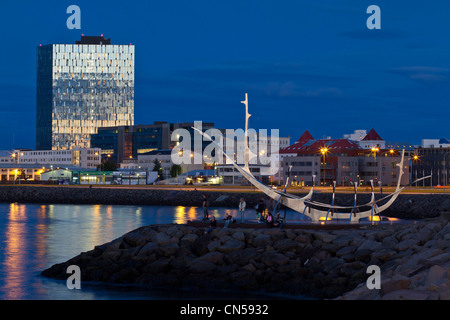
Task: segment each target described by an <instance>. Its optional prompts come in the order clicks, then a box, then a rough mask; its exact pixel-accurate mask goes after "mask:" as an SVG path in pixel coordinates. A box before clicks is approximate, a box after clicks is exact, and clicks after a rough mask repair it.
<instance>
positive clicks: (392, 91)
mask: <svg viewBox="0 0 450 320" xmlns="http://www.w3.org/2000/svg"><path fill="white" fill-rule="evenodd" d="M72 4H76V5H78V6H79V7H80V8H81V27H82V29H81V30H68V29H67V27H66V20H67V18H68V17H69V15H68V14H66V9H67V7H68V6H69V5H72ZM371 4H376V5H378V6H379V7H380V8H381V27H382V29H381V30H369V29H367V27H366V20H367V18H368V17H369V15H368V14H367V13H366V9H367V7H368V6H369V5H371ZM449 12H450V1H392V0H390V1H382V0H371V1H365V0H352V1H350V0H349V1H338V0H327V1H325V0H315V1H310V0H305V1H302V0H293V1H275V0H273V1H264V0H254V1H246V0H221V1H218V0H202V1H198V0H191V1H176V0H175V1H153V0H152V1H145V2H144V1H133V0H129V1H123V0H120V1H118V0H108V1H105V0H101V1H92V0H90V1H79V0H71V1H61V0H58V1H56V0H55V1H20V2H19V1H8V2H6V3H2V6H1V9H0V38H1V43H2V45H1V50H0V74H1V77H0V128H1V129H0V149H10V148H12V147H24V148H25V147H28V148H35V115H36V112H35V108H36V101H35V100H36V47H37V46H39V44H50V43H74V42H75V41H76V40H78V39H79V38H80V36H81V34H82V33H84V34H85V35H100V34H104V35H105V37H107V38H111V39H112V43H114V44H128V43H133V44H134V45H136V86H135V123H136V124H150V123H153V121H155V120H158V121H160V120H166V121H171V122H182V121H194V120H202V121H205V122H215V123H216V126H217V127H220V128H242V127H243V125H244V122H243V121H244V117H243V115H244V109H243V105H242V104H241V103H240V101H241V100H243V99H244V93H245V92H248V93H249V101H250V113H251V114H252V115H253V116H252V117H251V118H250V126H251V127H253V128H256V129H259V128H267V129H272V128H273V129H280V135H282V136H287V135H290V136H291V137H292V140H291V142H292V143H293V142H294V141H295V140H296V139H297V138H298V137H299V136H300V135H301V134H302V133H303V131H304V130H306V129H308V130H309V131H310V132H311V134H312V135H313V136H314V137H315V138H321V137H323V136H325V135H326V136H331V137H333V138H339V137H341V136H342V135H343V134H345V133H351V132H353V130H355V129H366V130H370V129H371V128H372V127H373V128H375V129H376V130H377V131H378V133H379V134H380V135H381V136H382V137H383V138H384V139H386V140H389V141H409V142H412V143H420V140H421V139H423V138H441V137H446V138H450V132H449V131H450V130H449V128H448V125H447V123H448V122H449V120H448V119H449V116H450V108H449V107H450V101H449V100H450V99H449V98H450V90H449V89H450V41H449V34H450V20H449V18H448V13H449Z"/></svg>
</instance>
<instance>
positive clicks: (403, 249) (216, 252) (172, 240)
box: [42, 219, 450, 299]
mask: <svg viewBox="0 0 450 320" xmlns="http://www.w3.org/2000/svg"><path fill="white" fill-rule="evenodd" d="M363 228H364V229H363ZM205 231H206V228H196V227H192V226H186V225H152V226H145V227H141V228H138V229H136V230H134V231H131V232H129V233H127V234H125V235H123V236H122V237H120V238H118V239H115V240H113V241H111V242H109V243H106V244H102V245H99V246H96V247H95V248H94V249H93V250H91V251H88V252H83V253H81V254H80V255H78V256H76V257H74V258H72V259H70V260H68V261H66V262H64V263H60V264H56V265H54V266H52V267H51V268H49V269H46V270H44V271H43V272H42V275H44V276H47V277H52V278H57V279H67V277H68V275H67V273H66V270H67V267H68V266H69V265H77V266H79V267H80V269H81V278H82V281H103V282H111V283H127V284H137V285H144V286H149V287H161V286H162V287H173V288H196V289H201V290H207V291H215V290H218V289H220V290H247V291H258V292H266V293H283V294H288V295H292V296H298V295H303V296H308V297H312V298H318V299H334V298H337V299H409V298H412V299H414V298H415V299H450V250H449V246H450V223H448V221H444V220H440V219H432V220H427V221H421V222H417V223H414V224H402V225H377V226H364V227H362V228H361V229H346V230H333V231H329V230H327V231H324V230H304V229H250V228H233V229H224V228H218V229H215V230H212V231H211V232H209V233H207V232H206V233H205ZM370 265H377V266H379V267H380V269H381V280H382V284H381V289H380V290H377V289H374V290H369V289H368V288H367V287H366V284H365V282H366V279H367V277H368V276H369V275H368V274H367V272H366V271H367V267H368V266H370Z"/></svg>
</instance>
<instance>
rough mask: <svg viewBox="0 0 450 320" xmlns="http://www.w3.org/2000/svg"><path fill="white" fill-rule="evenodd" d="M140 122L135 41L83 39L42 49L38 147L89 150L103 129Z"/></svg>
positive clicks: (38, 76) (40, 56) (37, 129)
mask: <svg viewBox="0 0 450 320" xmlns="http://www.w3.org/2000/svg"><path fill="white" fill-rule="evenodd" d="M129 125H134V45H131V44H130V45H112V44H111V41H110V39H105V38H104V37H103V35H102V36H101V37H85V36H82V37H81V41H77V42H76V44H51V45H45V46H39V47H38V50H37V105H36V149H38V150H51V149H53V150H55V149H56V150H59V149H63V150H64V149H72V148H75V147H77V148H80V147H81V148H89V147H90V136H91V134H95V133H97V128H100V127H115V126H129Z"/></svg>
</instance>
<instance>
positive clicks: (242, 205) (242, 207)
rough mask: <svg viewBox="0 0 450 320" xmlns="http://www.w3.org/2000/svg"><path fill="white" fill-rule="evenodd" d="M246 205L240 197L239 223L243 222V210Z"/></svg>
mask: <svg viewBox="0 0 450 320" xmlns="http://www.w3.org/2000/svg"><path fill="white" fill-rule="evenodd" d="M246 205H247V204H246V203H245V200H244V198H241V200H240V201H239V213H240V214H241V223H243V222H244V211H245V206H246Z"/></svg>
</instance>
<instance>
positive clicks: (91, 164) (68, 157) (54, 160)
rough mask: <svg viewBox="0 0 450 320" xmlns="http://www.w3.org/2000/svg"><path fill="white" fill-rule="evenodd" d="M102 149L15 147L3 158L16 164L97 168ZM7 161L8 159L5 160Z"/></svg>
mask: <svg viewBox="0 0 450 320" xmlns="http://www.w3.org/2000/svg"><path fill="white" fill-rule="evenodd" d="M100 154H101V149H99V148H74V149H72V150H30V149H15V150H13V151H12V152H10V153H9V155H7V156H6V157H2V158H0V163H1V162H2V161H1V160H2V159H7V158H9V159H10V160H11V161H10V162H12V163H16V164H36V165H53V166H55V167H57V166H58V167H68V166H70V167H72V166H74V167H81V168H90V169H96V168H97V167H98V166H99V165H100V164H101V157H100ZM4 162H6V161H4Z"/></svg>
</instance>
